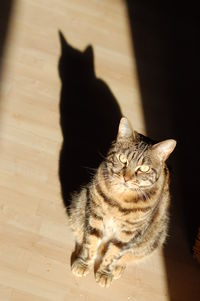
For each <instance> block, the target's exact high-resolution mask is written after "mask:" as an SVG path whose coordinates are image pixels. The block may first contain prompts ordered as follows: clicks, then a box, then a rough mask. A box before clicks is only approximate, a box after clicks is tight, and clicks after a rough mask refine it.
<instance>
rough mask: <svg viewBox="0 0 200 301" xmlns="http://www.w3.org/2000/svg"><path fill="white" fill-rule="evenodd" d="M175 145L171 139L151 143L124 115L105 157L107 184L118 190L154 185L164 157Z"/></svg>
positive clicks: (143, 188)
mask: <svg viewBox="0 0 200 301" xmlns="http://www.w3.org/2000/svg"><path fill="white" fill-rule="evenodd" d="M175 146H176V141H175V140H173V139H168V140H164V141H162V142H159V143H156V144H153V143H152V142H151V140H150V139H148V138H146V137H144V136H143V135H141V134H138V133H137V132H135V131H134V130H133V129H132V126H131V124H130V122H129V121H128V119H127V118H125V117H123V118H122V119H121V121H120V124H119V130H118V135H117V139H116V142H115V143H113V145H112V147H111V149H110V150H109V152H108V155H107V158H106V169H107V177H108V181H109V182H110V185H111V187H112V186H113V187H115V188H116V189H117V190H119V191H120V192H122V193H123V192H125V191H127V190H135V191H137V190H146V189H149V188H151V187H153V186H154V185H155V183H156V182H157V181H158V179H159V177H160V175H161V173H162V172H163V171H164V168H165V161H166V160H167V158H168V157H169V155H170V154H171V153H172V151H173V150H174V148H175Z"/></svg>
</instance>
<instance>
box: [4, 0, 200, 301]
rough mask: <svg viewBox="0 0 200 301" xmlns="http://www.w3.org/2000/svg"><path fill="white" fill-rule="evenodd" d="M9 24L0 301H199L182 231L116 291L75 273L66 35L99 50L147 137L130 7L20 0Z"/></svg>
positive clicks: (199, 274) (99, 64)
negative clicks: (64, 155) (62, 179)
mask: <svg viewBox="0 0 200 301" xmlns="http://www.w3.org/2000/svg"><path fill="white" fill-rule="evenodd" d="M9 20H10V22H9V24H8V25H9V26H8V28H7V29H8V30H7V37H6V40H5V41H4V42H5V43H4V48H3V55H4V56H3V61H2V65H1V67H2V70H1V74H0V76H1V77H0V300H1V301H50V300H52V301H69V300H74V301H84V300H85V301H90V300H91V301H94V300H105V301H106V300H109V301H112V300H115V301H125V300H130V301H147V300H148V301H167V300H169V301H171V300H176V301H187V300H188V301H189V300H192V301H198V300H200V271H199V268H198V267H197V265H196V263H194V262H193V259H192V258H191V255H190V253H189V251H188V245H187V243H186V241H185V238H184V233H183V230H181V229H179V228H178V227H177V230H176V237H178V239H179V241H177V240H176V241H175V242H174V243H173V244H172V246H173V249H171V250H170V252H171V255H170V252H168V255H167V256H168V257H167V258H166V256H164V255H163V254H162V253H156V254H155V255H154V256H152V257H151V258H150V259H149V260H147V261H146V262H144V263H142V264H140V265H137V266H129V267H128V268H127V271H126V272H125V274H124V276H123V278H122V279H121V280H118V281H116V282H114V283H113V285H112V286H111V288H109V289H102V288H100V287H98V285H97V284H96V283H95V280H94V276H93V274H92V273H91V274H90V275H89V276H87V277H86V278H84V279H78V278H75V277H74V276H73V275H72V274H71V271H70V255H71V252H72V250H73V246H74V243H73V237H72V234H71V233H70V231H69V228H68V223H67V216H66V213H65V209H64V206H63V202H62V198H61V192H60V183H59V178H58V162H59V151H60V148H61V143H62V135H61V129H60V124H59V118H60V116H59V100H60V88H61V83H60V79H59V76H58V59H59V55H60V45H59V38H58V30H59V29H60V30H61V31H62V32H63V34H64V35H65V37H66V39H67V40H68V42H69V43H70V44H71V45H72V46H74V47H75V48H78V49H80V50H83V49H85V47H86V46H87V45H88V44H91V45H92V46H93V48H94V55H95V70H96V74H97V76H98V77H100V78H102V79H103V80H104V81H105V82H106V83H107V84H108V86H109V87H110V89H111V90H112V92H113V94H114V95H115V97H116V99H117V100H118V102H119V104H120V106H121V109H122V112H123V114H124V115H126V116H127V117H128V118H129V119H130V120H131V121H132V123H133V125H134V127H135V129H137V130H138V131H140V132H142V133H145V131H146V129H145V120H144V116H143V107H142V102H141V101H142V99H141V95H140V90H139V83H138V77H137V68H136V61H135V57H134V49H133V47H132V39H131V34H130V28H129V19H128V13H127V7H126V2H125V1H122V0H121V1H120V0H109V1H107V0H87V1H86V0H73V1H71V0H18V1H17V0H16V1H13V3H12V9H11V15H10V19H9ZM133 43H134V41H133ZM149 109H151V108H149ZM170 239H171V238H169V240H170ZM180 248H181V252H180ZM174 253H176V254H180V257H179V256H176V259H177V260H176V261H175V260H173V258H174V256H173V254H174ZM166 262H167V265H168V267H170V268H171V269H172V270H173V269H174V271H175V273H174V274H173V275H174V276H173V277H174V278H173V279H170V276H169V275H168V274H167V272H168V269H166ZM179 270H181V271H185V272H183V273H182V275H181V281H180V279H177V277H180V273H179V272H178V271H179ZM186 275H187V276H186ZM188 275H189V276H188ZM188 278H189V280H188ZM170 282H171V283H170ZM176 283H177V285H176ZM186 290H187V292H186Z"/></svg>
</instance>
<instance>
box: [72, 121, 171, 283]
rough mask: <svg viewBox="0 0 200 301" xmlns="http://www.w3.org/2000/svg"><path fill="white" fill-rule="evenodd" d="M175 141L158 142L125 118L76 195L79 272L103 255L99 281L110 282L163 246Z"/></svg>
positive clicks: (74, 212)
mask: <svg viewBox="0 0 200 301" xmlns="http://www.w3.org/2000/svg"><path fill="white" fill-rule="evenodd" d="M175 145H176V143H175V141H174V140H172V139H171V140H166V141H164V142H161V143H158V144H154V145H153V144H152V143H150V142H149V141H148V142H147V139H145V137H144V136H142V135H140V134H137V133H136V132H134V131H133V130H132V128H131V125H130V123H129V122H128V120H127V119H126V118H122V119H121V122H120V125H119V132H118V136H117V139H116V142H115V143H113V145H112V147H111V149H110V151H109V152H108V155H107V157H106V158H105V160H104V161H103V162H102V163H101V165H100V166H99V168H98V170H97V172H96V174H95V175H94V178H93V180H92V182H91V183H90V184H89V185H88V186H86V187H84V188H83V189H82V190H81V192H80V193H79V194H76V193H74V195H73V196H72V201H71V206H70V208H69V221H70V226H71V228H72V230H73V232H74V235H75V239H76V244H77V246H78V248H77V250H79V251H78V252H77V254H76V256H75V260H74V261H73V263H72V272H73V273H74V274H75V275H77V276H83V275H86V274H87V273H88V272H89V269H90V267H91V266H92V264H93V263H94V262H95V260H97V258H98V264H96V269H95V278H96V281H97V282H98V283H99V284H100V285H101V286H109V285H110V283H111V281H112V280H113V279H115V278H119V277H120V276H121V273H122V272H123V270H124V268H125V266H126V264H127V262H128V261H130V260H132V261H137V260H140V259H143V258H145V257H146V256H147V255H150V254H151V253H152V252H153V251H154V250H156V249H157V248H159V247H161V246H162V244H163V243H164V241H165V238H166V235H167V227H168V220H169V218H168V208H169V203H170V195H169V171H168V168H167V166H166V164H165V161H166V159H167V158H168V156H169V154H170V153H171V152H172V151H173V149H174V147H175ZM122 154H123V156H122ZM120 156H121V157H120ZM120 158H121V159H120ZM120 160H122V161H123V162H121V161H120ZM124 161H126V162H124ZM142 170H145V172H143V171H142ZM102 250H103V251H102Z"/></svg>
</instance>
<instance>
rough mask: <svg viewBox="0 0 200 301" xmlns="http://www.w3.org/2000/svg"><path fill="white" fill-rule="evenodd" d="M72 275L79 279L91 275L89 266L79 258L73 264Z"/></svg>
mask: <svg viewBox="0 0 200 301" xmlns="http://www.w3.org/2000/svg"><path fill="white" fill-rule="evenodd" d="M71 269H72V273H73V274H74V275H75V276H77V277H83V276H86V275H87V274H88V273H89V270H90V269H89V265H88V264H87V263H86V262H85V261H84V260H83V259H81V258H77V259H76V260H75V261H74V262H73V264H72V267H71Z"/></svg>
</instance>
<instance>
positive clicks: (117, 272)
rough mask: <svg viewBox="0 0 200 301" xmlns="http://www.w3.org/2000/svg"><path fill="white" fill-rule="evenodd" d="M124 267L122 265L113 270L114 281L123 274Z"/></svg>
mask: <svg viewBox="0 0 200 301" xmlns="http://www.w3.org/2000/svg"><path fill="white" fill-rule="evenodd" d="M125 268H126V267H125V266H123V265H117V266H116V267H115V268H114V270H113V277H114V279H115V280H116V279H119V278H120V277H121V275H122V274H123V272H124V270H125Z"/></svg>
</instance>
